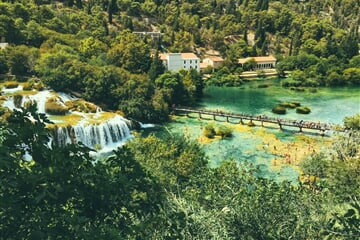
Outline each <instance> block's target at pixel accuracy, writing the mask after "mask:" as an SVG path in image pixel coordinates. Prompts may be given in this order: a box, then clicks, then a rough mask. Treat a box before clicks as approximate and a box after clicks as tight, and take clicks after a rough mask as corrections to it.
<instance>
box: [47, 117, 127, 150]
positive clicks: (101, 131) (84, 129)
mask: <svg viewBox="0 0 360 240" xmlns="http://www.w3.org/2000/svg"><path fill="white" fill-rule="evenodd" d="M129 125H130V122H129V121H128V120H127V119H125V118H123V117H122V116H120V115H116V116H115V117H113V118H111V119H108V120H106V121H104V122H102V123H99V124H84V123H79V124H76V125H75V126H71V127H70V126H68V127H56V128H55V129H56V130H55V131H54V134H53V135H54V139H53V141H54V142H55V143H56V144H59V145H65V144H69V143H76V142H81V143H83V144H84V145H85V146H87V147H90V148H95V149H96V150H99V149H100V151H101V152H104V151H110V150H111V149H114V148H116V147H118V146H120V145H122V144H123V143H124V142H125V141H126V140H127V139H129V138H131V137H132V135H131V131H130V128H129Z"/></svg>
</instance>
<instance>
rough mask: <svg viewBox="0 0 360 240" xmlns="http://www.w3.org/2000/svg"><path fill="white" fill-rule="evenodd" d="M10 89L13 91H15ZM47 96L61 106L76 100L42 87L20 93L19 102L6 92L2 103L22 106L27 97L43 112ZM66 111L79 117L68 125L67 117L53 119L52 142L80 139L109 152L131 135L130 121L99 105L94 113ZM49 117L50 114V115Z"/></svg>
mask: <svg viewBox="0 0 360 240" xmlns="http://www.w3.org/2000/svg"><path fill="white" fill-rule="evenodd" d="M20 90H21V89H20ZM11 93H14V91H12V92H11ZM50 98H53V99H54V98H55V99H56V101H57V103H59V104H61V105H63V106H65V102H67V101H71V100H77V99H76V98H74V97H71V96H69V95H67V94H64V93H55V92H52V91H49V90H44V91H40V92H38V93H36V94H29V95H23V96H22V98H21V99H20V103H18V104H16V103H15V102H16V96H9V97H8V98H7V99H6V100H5V101H4V102H3V104H2V105H3V106H6V107H8V108H10V109H18V107H17V106H18V105H20V106H22V107H23V106H24V105H25V103H26V102H27V101H34V102H36V103H37V107H38V112H39V113H46V110H45V105H46V102H47V101H48V99H50ZM69 114H71V115H74V116H76V117H79V118H80V120H79V121H78V122H77V123H75V124H69V125H67V122H66V120H60V121H59V120H55V121H54V122H55V123H56V125H55V127H51V129H52V131H51V132H52V135H53V136H52V143H53V144H58V145H61V146H64V145H66V144H70V143H78V142H81V143H83V144H84V145H85V146H88V147H90V148H94V149H96V150H98V151H99V152H109V151H111V150H113V149H115V148H116V147H118V146H120V145H122V144H124V142H125V141H126V140H128V139H129V138H131V137H132V134H131V130H130V121H129V120H127V119H125V118H124V117H122V116H120V115H117V114H111V115H110V116H107V117H104V115H106V114H107V115H109V113H106V112H103V111H102V110H101V109H100V108H97V111H96V113H83V112H75V111H74V112H70V113H69ZM49 117H50V119H51V118H52V116H49Z"/></svg>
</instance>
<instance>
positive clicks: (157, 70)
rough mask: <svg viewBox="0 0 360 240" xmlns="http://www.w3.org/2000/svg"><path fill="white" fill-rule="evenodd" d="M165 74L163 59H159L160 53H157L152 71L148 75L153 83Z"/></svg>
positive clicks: (151, 67) (152, 63)
mask: <svg viewBox="0 0 360 240" xmlns="http://www.w3.org/2000/svg"><path fill="white" fill-rule="evenodd" d="M164 72H165V66H164V64H163V62H162V61H161V59H160V58H159V52H158V51H156V53H155V55H154V56H153V58H152V62H151V65H150V69H149V72H148V75H149V77H150V79H151V80H152V81H154V80H155V79H156V78H157V77H158V76H160V75H161V74H163V73H164Z"/></svg>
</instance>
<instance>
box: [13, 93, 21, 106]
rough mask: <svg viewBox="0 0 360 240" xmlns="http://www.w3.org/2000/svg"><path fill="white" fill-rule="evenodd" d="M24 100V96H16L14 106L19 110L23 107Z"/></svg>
mask: <svg viewBox="0 0 360 240" xmlns="http://www.w3.org/2000/svg"><path fill="white" fill-rule="evenodd" d="M22 100H23V96H22V95H20V94H16V95H14V98H13V101H14V106H15V107H17V108H20V107H21V104H22Z"/></svg>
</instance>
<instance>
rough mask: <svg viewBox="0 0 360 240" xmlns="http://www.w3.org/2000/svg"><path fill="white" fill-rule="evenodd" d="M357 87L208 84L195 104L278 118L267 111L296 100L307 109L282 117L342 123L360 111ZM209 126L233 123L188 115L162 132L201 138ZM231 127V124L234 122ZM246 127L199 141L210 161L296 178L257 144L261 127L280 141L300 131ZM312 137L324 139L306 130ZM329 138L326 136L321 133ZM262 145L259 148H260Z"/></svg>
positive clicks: (295, 137)
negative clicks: (276, 165) (307, 111)
mask: <svg viewBox="0 0 360 240" xmlns="http://www.w3.org/2000/svg"><path fill="white" fill-rule="evenodd" d="M260 83H261V84H263V83H268V84H270V87H268V88H258V85H259V84H260ZM359 90H360V88H319V89H317V92H316V93H311V92H310V91H308V90H306V91H305V92H295V91H293V90H290V89H285V88H282V87H280V85H279V80H266V81H265V82H264V81H261V82H258V81H255V82H250V83H246V84H245V85H243V86H242V87H239V88H226V87H208V88H206V89H205V90H204V97H203V100H202V101H201V102H200V104H199V108H206V109H213V110H215V109H218V110H221V111H228V112H236V113H237V112H243V113H248V114H265V115H268V116H271V117H279V115H276V114H273V113H272V112H271V109H272V108H273V107H274V106H275V105H277V104H278V103H280V102H283V101H298V102H300V103H301V105H302V106H308V107H310V109H311V113H310V114H308V115H299V114H297V113H296V112H295V109H290V110H288V112H287V114H286V115H281V118H289V119H298V120H300V119H303V120H313V121H321V122H327V123H334V124H342V122H343V118H344V117H345V116H349V115H354V114H356V113H359V112H360V97H359ZM207 124H213V125H215V126H216V125H219V124H227V125H228V126H231V124H228V123H225V121H223V122H214V121H212V120H200V119H198V118H197V116H196V115H193V116H190V117H185V116H184V117H176V118H175V120H174V121H173V122H171V123H170V124H167V125H166V126H165V129H164V130H163V134H183V135H185V136H186V137H188V138H191V139H197V140H198V139H199V138H201V136H202V131H203V127H204V126H205V125H207ZM232 125H235V124H232ZM245 128H249V129H248V131H245V132H244V131H237V130H234V131H233V137H232V138H229V139H223V140H220V139H215V140H213V141H212V142H211V143H206V144H202V146H203V148H204V150H205V152H206V154H207V156H208V157H209V165H210V166H217V165H218V164H219V163H220V162H221V161H223V160H224V159H234V160H235V161H241V162H247V163H249V164H252V165H253V166H255V167H257V168H258V169H259V175H260V176H262V177H268V178H272V179H276V180H289V181H296V180H297V179H298V176H299V171H298V169H295V168H296V166H295V167H294V166H291V165H289V166H286V165H284V166H281V168H275V169H274V168H273V166H272V162H271V159H274V158H275V157H276V156H275V155H274V154H273V153H272V152H271V151H269V150H268V149H266V147H261V146H263V145H265V144H268V143H266V142H264V139H263V138H262V136H261V135H259V134H256V133H257V132H259V131H264V129H265V131H266V133H267V134H272V135H274V136H276V138H277V139H280V140H281V141H282V142H285V143H286V142H289V143H291V142H297V141H300V140H299V138H301V135H299V134H298V133H297V131H298V129H291V128H289V129H284V130H283V131H281V130H279V129H278V126H276V125H274V126H268V127H266V128H261V127H260V126H258V127H254V128H250V127H245ZM305 134H306V135H308V136H310V137H311V138H314V139H315V141H317V142H318V143H319V144H321V143H322V141H324V138H322V137H321V136H320V135H319V134H318V133H315V132H312V133H310V132H309V133H305ZM325 138H329V136H327V137H325ZM259 146H260V147H259Z"/></svg>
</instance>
